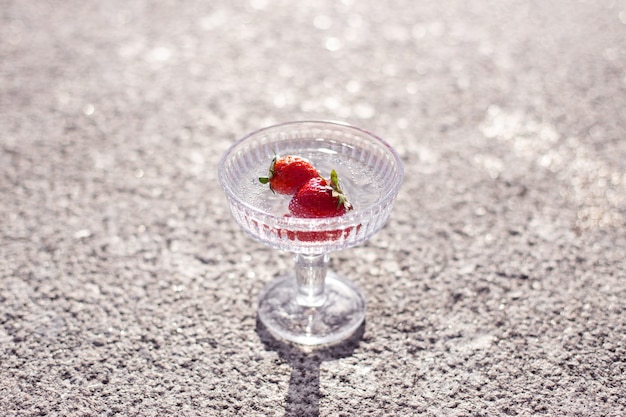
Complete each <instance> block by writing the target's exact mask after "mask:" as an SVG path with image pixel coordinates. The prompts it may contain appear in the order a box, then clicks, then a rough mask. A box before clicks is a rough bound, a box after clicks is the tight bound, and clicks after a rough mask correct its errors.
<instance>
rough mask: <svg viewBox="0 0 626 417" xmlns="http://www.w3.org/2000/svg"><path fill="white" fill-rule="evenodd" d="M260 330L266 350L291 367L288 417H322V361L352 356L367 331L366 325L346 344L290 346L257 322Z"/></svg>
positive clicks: (362, 325)
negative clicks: (320, 410)
mask: <svg viewBox="0 0 626 417" xmlns="http://www.w3.org/2000/svg"><path fill="white" fill-rule="evenodd" d="M256 331H257V334H258V335H259V338H260V339H261V342H262V343H263V345H264V346H265V349H266V350H271V351H274V352H277V353H278V355H279V357H280V358H281V359H282V360H284V361H286V362H288V363H289V364H290V365H291V376H290V378H289V390H288V392H287V398H286V401H285V403H286V405H285V414H284V417H319V415H320V413H319V403H320V397H321V393H320V366H321V364H322V362H325V361H333V360H337V359H341V358H346V357H349V356H352V354H353V353H354V350H355V349H356V348H357V347H358V346H359V342H360V341H361V338H362V337H363V333H364V332H365V322H363V324H361V326H360V327H359V328H358V329H357V330H356V331H355V332H354V333H353V334H352V336H350V337H349V338H348V339H346V340H345V341H343V342H341V343H338V344H334V345H330V346H322V347H308V346H299V345H294V344H290V343H288V342H283V341H281V340H278V339H276V338H275V337H274V336H273V335H272V334H271V333H270V332H269V331H268V330H267V329H266V327H265V325H263V323H261V321H260V320H258V319H257V323H256Z"/></svg>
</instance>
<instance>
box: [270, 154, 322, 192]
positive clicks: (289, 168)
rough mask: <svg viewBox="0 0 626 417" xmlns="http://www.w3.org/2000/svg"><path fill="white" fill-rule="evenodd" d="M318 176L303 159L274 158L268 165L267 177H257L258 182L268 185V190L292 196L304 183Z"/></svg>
mask: <svg viewBox="0 0 626 417" xmlns="http://www.w3.org/2000/svg"><path fill="white" fill-rule="evenodd" d="M319 175H320V174H319V172H317V170H316V169H315V167H313V165H312V164H311V163H310V162H309V161H307V160H306V159H304V158H300V157H298V156H291V155H287V156H283V157H280V158H279V157H277V156H276V157H274V159H273V160H272V163H271V165H270V170H269V176H267V177H259V181H261V183H263V184H268V183H269V185H270V189H271V190H272V191H274V192H276V193H278V194H289V195H294V194H295V193H296V191H298V189H299V188H300V187H302V185H303V184H304V183H306V182H307V181H308V180H310V179H311V178H314V177H319Z"/></svg>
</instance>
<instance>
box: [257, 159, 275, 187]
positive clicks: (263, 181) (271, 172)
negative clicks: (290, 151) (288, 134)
mask: <svg viewBox="0 0 626 417" xmlns="http://www.w3.org/2000/svg"><path fill="white" fill-rule="evenodd" d="M277 159H278V156H276V155H274V159H272V163H271V164H270V169H269V175H268V176H267V177H259V182H260V183H261V184H268V183H269V182H270V180H271V179H272V177H273V176H274V173H275V171H274V167H275V166H276V160H277ZM270 189H272V185H271V184H270ZM272 191H274V190H272Z"/></svg>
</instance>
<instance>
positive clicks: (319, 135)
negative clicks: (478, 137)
mask: <svg viewBox="0 0 626 417" xmlns="http://www.w3.org/2000/svg"><path fill="white" fill-rule="evenodd" d="M287 154H291V155H296V156H302V157H306V158H308V159H310V160H312V162H314V164H317V163H318V162H319V166H324V164H327V165H328V166H330V165H332V164H334V165H333V169H335V168H336V169H337V171H338V172H340V177H339V179H340V183H341V184H342V187H343V188H344V191H345V192H346V194H347V195H348V198H349V199H350V200H351V201H352V202H353V203H354V209H353V210H351V211H349V212H347V213H346V214H345V215H343V216H339V217H332V218H322V219H308V218H307V219H304V218H296V217H291V216H286V215H285V214H284V213H277V212H272V211H271V210H269V209H267V207H265V204H263V201H262V198H261V200H259V199H258V198H257V200H255V199H253V198H250V194H251V193H253V192H254V191H256V187H262V186H263V185H262V184H256V182H258V174H264V173H265V174H266V173H267V168H268V167H269V164H270V162H271V160H272V158H273V157H274V156H275V155H287ZM316 166H318V165H316ZM259 167H263V169H265V172H263V171H259V169H260V168H259ZM321 173H322V175H323V176H325V177H327V176H328V175H329V173H326V172H321ZM218 177H219V181H220V184H221V185H222V188H223V189H224V192H225V194H226V197H227V200H228V203H229V205H230V209H231V211H232V214H233V217H234V218H235V220H236V221H237V223H238V224H239V226H241V228H242V229H243V230H244V231H245V232H246V233H247V234H248V235H250V236H251V237H252V238H254V239H256V240H258V241H260V242H262V243H265V244H267V245H269V246H272V247H274V248H277V249H281V250H285V251H289V252H293V253H300V254H318V253H327V252H331V251H335V250H341V249H345V248H348V247H351V246H354V245H357V244H359V243H361V242H363V241H365V240H367V239H368V238H370V237H371V236H372V235H373V234H374V233H376V232H377V231H378V230H380V229H381V228H382V227H383V226H384V225H385V223H386V222H387V220H388V218H389V214H390V212H391V209H392V206H393V202H394V200H395V198H396V196H397V194H398V190H399V188H400V185H401V183H402V178H403V168H402V162H401V161H400V158H399V156H398V155H397V153H396V152H395V151H394V150H393V149H392V148H391V147H390V146H389V145H388V144H387V143H386V142H385V141H383V140H382V139H380V138H379V137H377V136H375V135H373V134H372V133H369V132H367V131H365V130H362V129H359V128H356V127H353V126H349V125H345V124H341V123H336V122H322V121H304V122H290V123H284V124H280V125H276V126H271V127H268V128H265V129H261V130H259V131H256V132H254V133H251V134H249V135H247V136H245V137H244V138H242V139H240V140H239V141H237V142H236V143H235V144H233V145H232V146H231V147H230V149H229V150H228V151H227V152H226V153H225V154H224V156H223V157H222V160H221V161H220V164H219V171H218ZM359 184H365V185H364V186H359ZM351 185H353V187H352V189H350V186H351ZM265 187H266V188H267V186H265ZM250 189H252V191H250ZM264 192H266V193H267V194H265V195H266V196H267V198H268V199H269V198H275V196H273V195H271V194H272V192H271V191H270V190H269V188H267V189H266V190H265V191H264ZM261 195H263V194H261ZM286 204H287V203H286V202H285V205H286Z"/></svg>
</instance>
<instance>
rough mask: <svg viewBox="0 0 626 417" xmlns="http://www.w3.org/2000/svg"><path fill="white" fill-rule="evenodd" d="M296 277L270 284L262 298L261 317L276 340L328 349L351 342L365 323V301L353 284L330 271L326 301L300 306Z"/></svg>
mask: <svg viewBox="0 0 626 417" xmlns="http://www.w3.org/2000/svg"><path fill="white" fill-rule="evenodd" d="M297 300H298V290H297V284H296V277H295V275H287V276H284V277H280V278H278V279H277V280H275V281H273V282H271V283H270V284H269V285H268V286H267V287H266V288H265V289H264V291H263V292H262V293H261V295H260V296H259V306H258V315H259V319H260V320H261V322H262V323H263V324H264V325H265V327H266V328H267V330H268V331H269V332H270V333H272V334H273V335H274V336H275V337H276V338H278V339H283V340H287V341H290V342H293V343H297V344H301V345H309V346H313V345H327V344H334V343H338V342H341V341H343V340H345V339H347V338H349V337H350V336H351V335H352V334H353V333H354V332H355V331H356V330H357V329H358V328H359V326H360V325H361V323H363V321H364V320H365V299H364V298H363V296H362V295H361V292H360V291H359V289H358V288H357V287H356V286H354V284H352V283H351V282H350V281H348V280H346V279H344V278H342V277H340V276H339V275H337V274H335V273H334V272H332V271H328V272H327V275H326V279H325V280H324V301H323V303H322V304H321V305H319V306H317V307H309V306H303V305H301V304H298V301H297Z"/></svg>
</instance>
